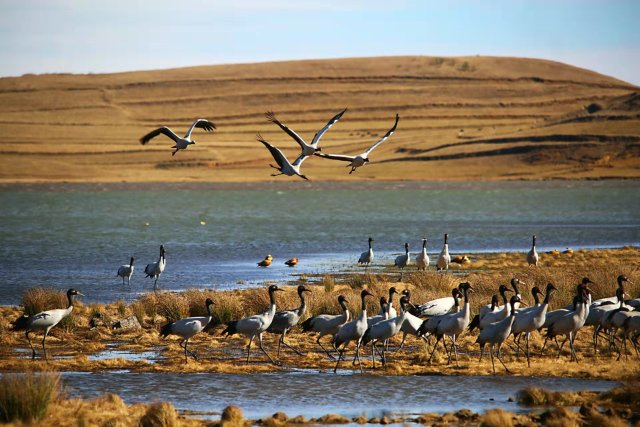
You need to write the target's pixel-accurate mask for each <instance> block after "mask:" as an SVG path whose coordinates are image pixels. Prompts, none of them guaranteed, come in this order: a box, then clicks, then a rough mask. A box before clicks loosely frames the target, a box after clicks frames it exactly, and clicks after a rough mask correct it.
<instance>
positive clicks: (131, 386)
mask: <svg viewBox="0 0 640 427" xmlns="http://www.w3.org/2000/svg"><path fill="white" fill-rule="evenodd" d="M62 378H63V383H64V385H65V387H66V389H67V391H68V392H69V393H70V395H71V396H79V397H84V398H91V397H97V396H100V395H101V394H103V393H107V392H110V393H117V394H119V395H120V396H121V397H122V398H123V399H124V400H125V401H126V402H127V403H137V402H158V401H170V402H172V403H173V405H174V406H175V407H176V408H178V409H182V410H184V409H189V410H195V411H207V412H221V411H222V410H223V409H224V408H225V407H226V406H227V405H238V406H240V407H241V408H242V409H243V411H244V413H245V416H247V417H248V418H253V419H256V418H260V417H267V416H271V415H272V414H273V413H275V412H276V411H284V412H286V413H287V414H288V415H289V416H296V415H304V416H306V417H318V416H322V415H324V414H327V413H338V414H340V415H344V416H348V417H355V416H359V415H365V416H367V417H380V416H383V415H393V414H403V415H408V414H420V413H425V412H439V413H443V412H447V411H456V410H458V409H462V408H468V409H471V410H473V411H476V412H483V411H485V410H487V409H491V408H496V407H500V408H504V409H507V410H509V411H515V412H518V411H522V410H523V409H524V408H522V407H519V406H518V405H517V404H516V403H514V402H508V399H509V398H514V397H515V395H516V393H517V392H518V391H519V390H522V389H524V388H526V387H529V386H533V387H543V388H545V389H548V390H552V391H560V390H562V391H578V390H593V391H606V390H609V389H610V388H612V387H614V386H615V385H616V383H615V382H612V381H601V380H583V379H575V378H535V377H485V376H469V377H465V376H463V377H447V376H442V377H441V376H377V375H375V376H374V375H366V374H365V375H359V374H355V375H353V374H352V371H344V372H343V374H342V375H334V374H333V373H317V372H314V371H293V372H286V371H285V372H282V373H275V374H251V375H237V374H218V373H181V374H172V373H133V372H115V373H114V372H104V373H63V374H62Z"/></svg>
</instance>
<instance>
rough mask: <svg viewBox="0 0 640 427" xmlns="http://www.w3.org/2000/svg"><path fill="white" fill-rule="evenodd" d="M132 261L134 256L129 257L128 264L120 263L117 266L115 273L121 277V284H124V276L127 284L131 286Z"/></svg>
mask: <svg viewBox="0 0 640 427" xmlns="http://www.w3.org/2000/svg"><path fill="white" fill-rule="evenodd" d="M133 261H134V258H133V257H131V259H130V260H129V264H124V265H121V266H120V267H119V268H118V274H117V275H118V276H120V277H122V286H124V279H125V278H126V279H127V284H128V285H129V286H131V275H132V274H133V269H134V267H133Z"/></svg>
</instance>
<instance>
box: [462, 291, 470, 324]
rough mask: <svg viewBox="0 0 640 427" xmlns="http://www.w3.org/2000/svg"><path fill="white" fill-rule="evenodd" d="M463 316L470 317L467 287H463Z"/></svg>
mask: <svg viewBox="0 0 640 427" xmlns="http://www.w3.org/2000/svg"><path fill="white" fill-rule="evenodd" d="M463 310H464V317H466V318H469V317H471V306H470V304H469V289H468V288H465V289H464V309H463Z"/></svg>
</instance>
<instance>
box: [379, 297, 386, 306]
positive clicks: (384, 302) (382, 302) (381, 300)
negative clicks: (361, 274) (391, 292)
mask: <svg viewBox="0 0 640 427" xmlns="http://www.w3.org/2000/svg"><path fill="white" fill-rule="evenodd" d="M385 305H387V299H386V298H385V297H380V306H381V307H382V306H385Z"/></svg>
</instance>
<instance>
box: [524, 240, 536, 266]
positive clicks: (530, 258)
mask: <svg viewBox="0 0 640 427" xmlns="http://www.w3.org/2000/svg"><path fill="white" fill-rule="evenodd" d="M527 264H529V265H533V266H534V267H537V266H538V252H536V236H535V235H534V236H533V243H532V244H531V250H530V251H529V252H527Z"/></svg>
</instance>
